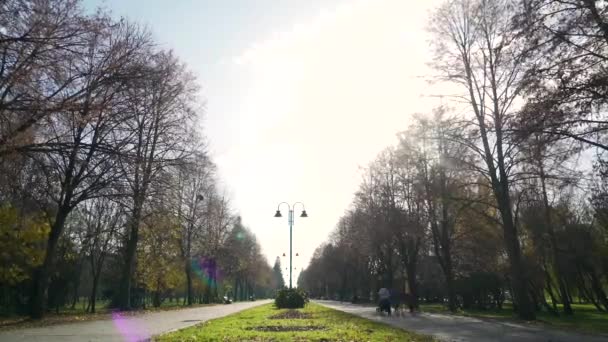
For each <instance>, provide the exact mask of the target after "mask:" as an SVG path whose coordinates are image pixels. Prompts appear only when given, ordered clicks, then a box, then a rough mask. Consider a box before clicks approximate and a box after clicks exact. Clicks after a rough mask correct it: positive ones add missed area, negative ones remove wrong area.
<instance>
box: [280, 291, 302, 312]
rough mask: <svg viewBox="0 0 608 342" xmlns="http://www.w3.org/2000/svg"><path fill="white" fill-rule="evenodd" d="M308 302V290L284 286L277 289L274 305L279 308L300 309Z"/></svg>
mask: <svg viewBox="0 0 608 342" xmlns="http://www.w3.org/2000/svg"><path fill="white" fill-rule="evenodd" d="M306 303H308V296H307V295H306V292H304V291H303V290H300V289H288V288H283V289H281V290H279V291H277V296H276V297H275V299H274V305H275V306H276V307H277V308H279V309H299V308H303V307H304V305H306Z"/></svg>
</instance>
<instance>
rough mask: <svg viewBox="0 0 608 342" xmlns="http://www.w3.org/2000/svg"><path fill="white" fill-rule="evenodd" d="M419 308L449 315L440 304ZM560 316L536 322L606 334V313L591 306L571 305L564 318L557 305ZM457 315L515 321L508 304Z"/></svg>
mask: <svg viewBox="0 0 608 342" xmlns="http://www.w3.org/2000/svg"><path fill="white" fill-rule="evenodd" d="M420 308H421V310H422V311H424V312H434V313H450V312H449V311H448V309H447V307H445V306H443V305H441V304H421V305H420ZM558 308H559V310H560V315H559V316H555V315H553V314H551V313H549V312H545V311H543V312H537V313H536V318H537V322H539V323H541V324H544V325H547V326H548V328H559V329H564V330H574V331H578V332H584V333H591V334H608V313H602V312H599V311H597V309H596V308H595V306H593V305H592V304H572V309H573V310H574V315H573V316H565V315H564V314H563V313H562V307H561V306H560V305H558ZM457 314H458V315H463V316H471V317H480V318H490V319H498V320H511V321H513V320H515V321H517V317H516V316H515V314H514V312H513V308H512V306H511V305H510V304H505V305H504V308H503V309H502V310H498V309H488V310H473V309H469V310H460V311H458V312H457Z"/></svg>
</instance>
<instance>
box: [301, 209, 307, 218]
mask: <svg viewBox="0 0 608 342" xmlns="http://www.w3.org/2000/svg"><path fill="white" fill-rule="evenodd" d="M300 217H308V214H307V213H306V210H302V214H301V215H300Z"/></svg>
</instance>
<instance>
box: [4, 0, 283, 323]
mask: <svg viewBox="0 0 608 342" xmlns="http://www.w3.org/2000/svg"><path fill="white" fill-rule="evenodd" d="M198 90H199V87H198V85H197V83H196V80H195V78H194V77H193V75H192V74H191V73H190V72H189V71H188V70H187V68H186V66H185V65H184V64H183V63H182V62H181V61H180V60H179V59H178V58H177V57H176V56H175V55H174V54H173V53H172V52H171V51H166V50H163V49H160V48H159V47H158V46H157V44H156V43H155V42H154V40H153V37H152V36H151V34H150V32H148V31H147V30H146V29H144V28H142V27H141V26H139V25H137V24H135V23H133V22H130V21H128V20H125V19H120V20H115V19H112V18H111V17H110V16H109V15H108V14H107V13H104V12H103V11H98V12H97V13H93V14H87V13H85V12H84V10H83V9H82V8H81V3H80V1H78V0H49V1H34V0H7V1H3V2H2V3H1V4H0V235H1V236H2V237H1V238H0V244H1V246H0V250H2V254H1V255H0V260H1V263H2V264H1V267H0V288H2V295H1V298H2V299H1V301H0V305H1V306H2V308H3V311H4V312H9V313H11V312H28V313H29V314H30V315H31V316H32V317H34V318H40V317H41V316H43V314H44V313H45V308H46V307H47V306H48V305H52V306H54V307H59V306H61V305H65V304H67V303H68V302H70V301H71V302H72V305H74V304H75V302H76V300H78V298H79V297H80V295H81V294H82V293H83V287H86V288H87V291H86V293H87V296H88V297H89V298H90V299H89V305H88V306H89V308H90V310H91V311H95V301H96V298H97V297H99V296H100V295H102V294H105V296H106V297H108V298H111V299H112V301H113V304H114V305H115V306H117V307H119V308H121V309H130V308H133V307H138V306H140V305H142V304H143V303H144V302H143V301H142V298H145V297H146V296H149V297H152V302H153V304H154V305H160V303H161V302H162V301H163V299H164V298H165V297H167V296H175V295H180V294H183V295H184V296H185V298H186V302H187V304H192V303H193V302H194V301H195V299H196V298H198V299H199V300H200V301H206V302H208V301H213V300H216V298H217V297H218V295H219V293H220V292H222V291H229V292H230V291H233V292H237V293H240V294H241V296H243V294H244V293H253V292H258V293H259V294H260V295H263V292H264V291H266V289H268V288H270V286H271V279H272V272H271V269H270V266H269V265H268V264H267V262H266V261H265V259H264V258H263V257H262V255H261V251H260V247H259V245H258V244H257V242H256V240H255V237H254V236H253V234H251V232H249V231H248V230H247V229H246V228H245V227H243V225H242V224H241V222H240V219H238V217H237V216H236V215H235V214H234V212H233V210H232V209H231V208H230V205H229V203H228V200H227V199H226V197H225V196H224V195H222V191H221V189H218V185H217V184H218V183H217V181H216V179H215V175H214V165H213V163H212V161H211V160H210V159H209V157H208V154H207V152H206V149H205V140H204V138H203V137H202V136H201V135H200V127H199V123H198V115H199V113H200V112H201V110H202V106H201V105H200V102H199V100H198V99H197V98H196V95H197V93H198Z"/></svg>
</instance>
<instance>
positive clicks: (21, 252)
mask: <svg viewBox="0 0 608 342" xmlns="http://www.w3.org/2000/svg"><path fill="white" fill-rule="evenodd" d="M49 232H50V226H49V224H48V223H47V222H46V221H45V220H44V219H43V218H42V217H40V216H26V215H23V216H21V217H20V215H19V213H18V212H17V210H16V209H15V208H13V207H12V206H10V205H3V206H1V207H0V251H2V253H1V254H0V266H1V267H0V282H2V283H8V284H11V285H14V284H17V283H19V282H21V281H23V280H26V279H28V278H29V274H30V273H31V272H30V271H31V269H32V268H33V267H36V266H38V265H40V264H41V263H42V261H43V259H44V253H45V242H46V240H47V236H48V234H49Z"/></svg>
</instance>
